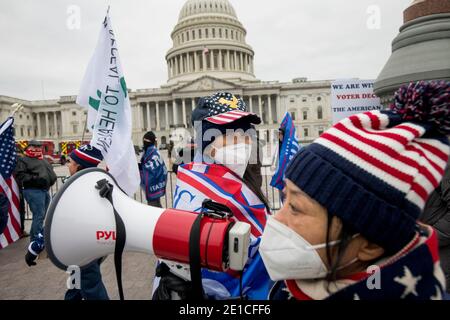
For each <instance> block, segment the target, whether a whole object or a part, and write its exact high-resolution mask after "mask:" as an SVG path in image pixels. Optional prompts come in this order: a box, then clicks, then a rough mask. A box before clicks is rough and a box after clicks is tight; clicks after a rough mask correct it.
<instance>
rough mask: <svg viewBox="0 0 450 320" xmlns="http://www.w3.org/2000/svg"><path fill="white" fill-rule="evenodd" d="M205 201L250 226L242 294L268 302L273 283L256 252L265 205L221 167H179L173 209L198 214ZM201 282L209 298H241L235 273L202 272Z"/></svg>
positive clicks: (194, 165) (217, 165)
mask: <svg viewBox="0 0 450 320" xmlns="http://www.w3.org/2000/svg"><path fill="white" fill-rule="evenodd" d="M205 199H211V200H213V201H215V202H218V203H221V204H224V205H226V206H227V207H228V208H230V209H231V211H232V212H233V219H235V220H236V221H242V222H246V223H248V224H250V226H251V243H250V248H249V251H248V252H249V257H248V258H249V259H248V262H247V264H246V266H245V268H244V271H243V277H242V288H243V295H245V296H247V297H248V298H249V299H258V300H265V299H267V296H268V293H269V290H270V288H271V287H272V284H273V282H272V281H271V280H270V278H269V275H268V273H267V271H266V268H265V267H264V264H263V261H262V259H261V256H260V255H259V252H258V247H259V243H260V240H261V235H262V233H263V230H264V227H265V225H266V220H267V216H268V215H269V212H268V211H267V209H266V207H265V205H264V203H263V202H262V201H261V200H260V199H259V198H258V197H257V196H256V195H255V194H254V193H253V191H251V190H250V189H249V188H248V187H247V186H246V185H245V184H244V183H243V182H242V180H241V179H240V178H239V177H238V176H236V175H235V174H234V173H233V172H232V171H231V170H229V169H228V168H226V167H224V166H222V165H219V164H202V163H190V164H187V165H183V166H181V167H180V168H179V169H178V174H177V185H176V189H175V193H174V197H173V203H174V204H173V206H174V208H176V209H181V210H189V211H194V212H200V211H201V208H202V202H203V200H205ZM202 279H203V281H202V282H203V288H204V290H205V293H206V295H208V296H209V297H210V298H211V299H230V298H237V297H239V296H240V288H239V278H238V277H237V276H236V274H231V273H227V272H215V271H209V270H206V269H203V270H202Z"/></svg>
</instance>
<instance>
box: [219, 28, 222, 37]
mask: <svg viewBox="0 0 450 320" xmlns="http://www.w3.org/2000/svg"><path fill="white" fill-rule="evenodd" d="M219 38H222V29H219Z"/></svg>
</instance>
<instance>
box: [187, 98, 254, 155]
mask: <svg viewBox="0 0 450 320" xmlns="http://www.w3.org/2000/svg"><path fill="white" fill-rule="evenodd" d="M260 123H261V119H260V118H259V116H258V115H256V114H254V113H250V112H248V111H247V105H246V104H245V102H244V100H242V99H241V98H237V97H236V96H234V95H233V94H231V93H229V92H218V93H216V94H214V95H212V96H210V97H204V98H201V99H200V100H199V102H198V105H197V107H196V108H195V109H194V111H193V112H192V124H193V126H194V128H195V131H196V137H197V138H196V144H197V145H198V146H201V151H202V152H203V151H204V150H205V148H206V147H207V146H208V145H209V144H211V143H212V142H213V141H214V137H211V139H210V137H207V135H205V133H206V132H207V131H208V130H210V129H215V130H218V131H217V132H220V133H221V134H226V132H227V130H238V129H240V130H243V131H244V132H246V131H247V130H248V129H251V128H254V127H253V126H252V124H260ZM200 140H201V141H200Z"/></svg>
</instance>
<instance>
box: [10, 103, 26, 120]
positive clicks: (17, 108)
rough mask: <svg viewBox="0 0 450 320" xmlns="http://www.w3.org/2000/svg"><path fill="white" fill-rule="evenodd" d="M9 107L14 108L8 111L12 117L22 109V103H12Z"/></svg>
mask: <svg viewBox="0 0 450 320" xmlns="http://www.w3.org/2000/svg"><path fill="white" fill-rule="evenodd" d="M11 108H14V110H13V111H12V112H11V113H10V115H9V116H10V117H11V118H14V115H15V114H16V113H17V112H19V111H20V110H22V109H23V104H21V103H14V104H13V105H12V106H11Z"/></svg>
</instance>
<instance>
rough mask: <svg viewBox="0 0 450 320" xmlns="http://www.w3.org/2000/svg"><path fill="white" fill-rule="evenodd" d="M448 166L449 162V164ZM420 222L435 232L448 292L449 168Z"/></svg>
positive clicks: (449, 269)
mask: <svg viewBox="0 0 450 320" xmlns="http://www.w3.org/2000/svg"><path fill="white" fill-rule="evenodd" d="M449 164H450V162H449ZM420 220H421V221H422V222H424V223H426V224H429V225H430V226H432V227H433V228H434V229H436V231H437V236H438V239H439V255H440V256H441V265H442V269H443V270H444V273H445V277H446V279H447V291H448V292H450V166H449V165H447V170H446V172H445V175H444V177H443V179H442V181H441V184H440V185H439V187H438V188H437V189H436V190H435V191H434V192H433V193H432V194H431V196H430V198H429V199H428V202H427V204H426V205H425V209H424V211H423V214H422V216H421V217H420Z"/></svg>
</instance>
